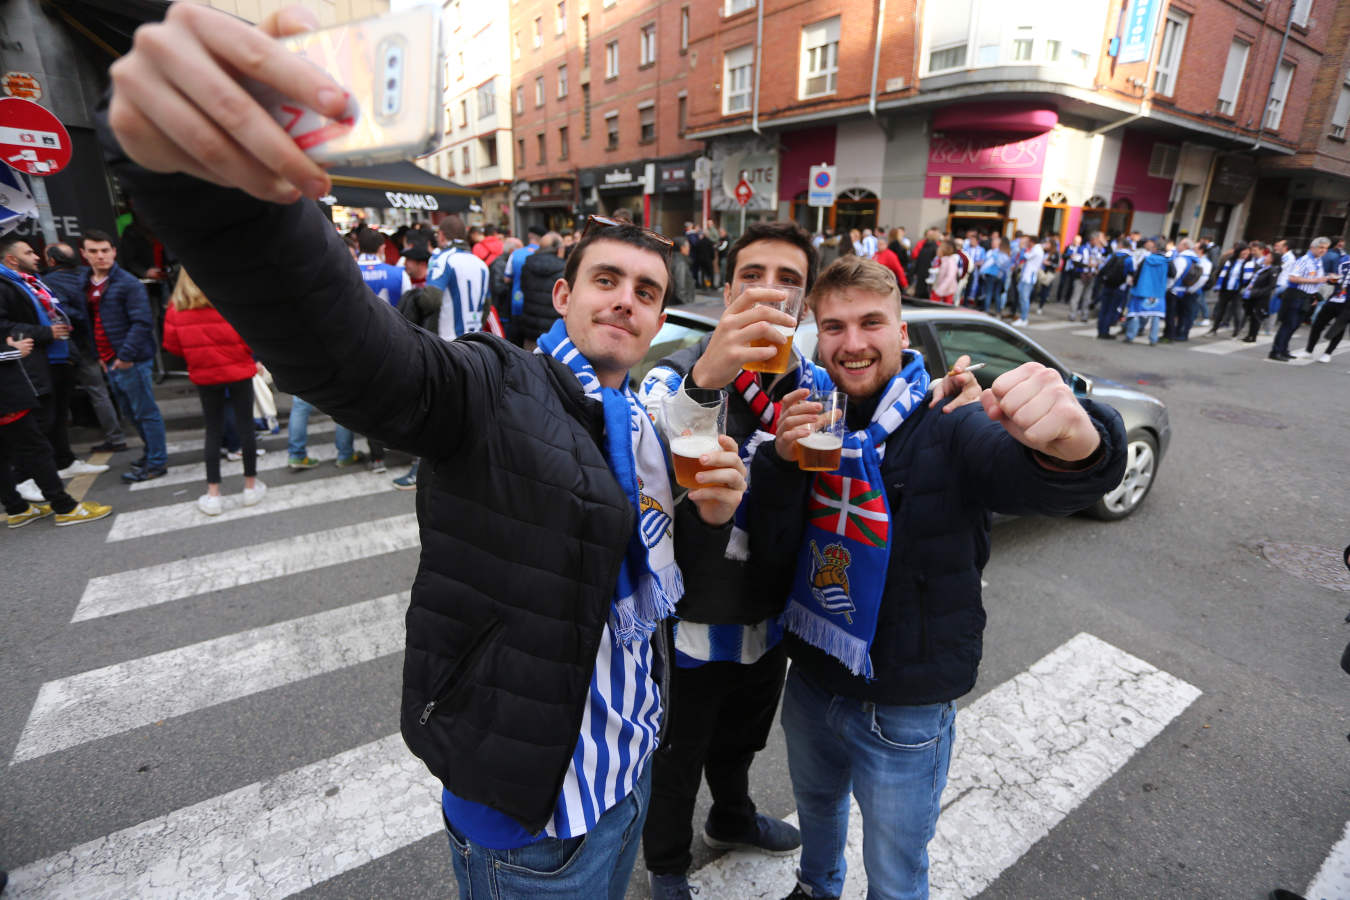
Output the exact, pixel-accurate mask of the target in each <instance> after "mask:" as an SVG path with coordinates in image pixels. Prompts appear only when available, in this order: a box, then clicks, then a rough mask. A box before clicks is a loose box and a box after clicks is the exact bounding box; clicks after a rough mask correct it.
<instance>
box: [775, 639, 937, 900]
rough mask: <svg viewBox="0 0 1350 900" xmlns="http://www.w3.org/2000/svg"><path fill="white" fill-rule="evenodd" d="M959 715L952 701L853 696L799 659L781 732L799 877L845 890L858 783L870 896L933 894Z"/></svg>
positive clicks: (881, 899)
mask: <svg viewBox="0 0 1350 900" xmlns="http://www.w3.org/2000/svg"><path fill="white" fill-rule="evenodd" d="M955 721H956V707H955V706H954V705H953V704H951V703H937V704H934V705H932V706H883V705H878V704H875V703H865V702H863V701H860V700H850V699H847V698H844V697H838V696H835V695H834V694H831V693H830V692H828V691H825V690H822V689H821V688H819V687H817V686H816V685H815V684H812V683H811V681H809V680H808V679H807V678H806V677H804V676H803V675H802V674H801V673H800V672H799V671H798V670H797V667H796V666H793V667H792V669H791V671H790V672H789V673H788V679H787V686H786V687H785V688H784V691H783V732H784V734H785V735H786V737H787V751H788V771H789V773H790V774H791V776H792V793H793V796H794V797H795V798H796V800H797V816H798V824H799V825H800V827H801V831H802V857H801V868H800V869H799V870H798V876H797V877H798V880H799V881H800V882H801V883H802V885H803V886H804V887H806V888H807V889H808V890H809V891H810V892H811V894H812V895H813V896H817V897H819V896H829V897H838V896H839V895H840V894H841V893H843V889H844V874H845V871H846V865H845V862H844V844H845V841H846V840H847V837H848V814H849V801H848V795H849V792H850V790H851V791H852V792H853V795H854V796H855V797H857V798H858V806H859V807H860V808H861V809H862V815H863V821H864V823H865V824H864V826H863V866H864V868H865V869H866V870H867V897H868V900H900V898H925V897H927V896H928V842H929V841H931V840H932V839H933V833H934V832H935V831H936V829H937V820H938V813H939V812H940V811H941V804H940V801H941V798H942V789H943V788H944V787H946V785H947V767H948V766H949V765H950V763H951V758H952V739H953V737H954V729H953V726H954V723H955Z"/></svg>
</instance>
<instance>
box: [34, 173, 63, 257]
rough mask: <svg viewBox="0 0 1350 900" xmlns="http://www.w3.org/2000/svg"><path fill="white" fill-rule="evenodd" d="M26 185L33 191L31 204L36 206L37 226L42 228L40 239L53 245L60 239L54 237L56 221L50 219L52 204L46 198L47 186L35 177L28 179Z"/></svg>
mask: <svg viewBox="0 0 1350 900" xmlns="http://www.w3.org/2000/svg"><path fill="white" fill-rule="evenodd" d="M28 184H29V186H30V188H31V189H32V191H33V202H34V203H35V204H37V211H38V224H39V225H41V226H42V239H43V241H45V242H46V243H47V244H55V243H56V242H57V241H59V240H60V238H58V237H57V236H56V220H55V219H53V218H52V204H51V201H50V200H49V199H48V198H47V185H46V184H44V183H43V179H42V178H41V177H40V176H37V175H34V176H33V177H32V178H30V179H28Z"/></svg>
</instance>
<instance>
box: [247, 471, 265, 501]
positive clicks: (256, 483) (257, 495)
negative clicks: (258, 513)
mask: <svg viewBox="0 0 1350 900" xmlns="http://www.w3.org/2000/svg"><path fill="white" fill-rule="evenodd" d="M266 494H267V485H265V484H263V483H262V481H261V480H259V479H257V478H255V479H253V487H251V488H244V505H245V506H257V505H258V504H259V503H261V502H262V498H263V497H264V496H265V495H266Z"/></svg>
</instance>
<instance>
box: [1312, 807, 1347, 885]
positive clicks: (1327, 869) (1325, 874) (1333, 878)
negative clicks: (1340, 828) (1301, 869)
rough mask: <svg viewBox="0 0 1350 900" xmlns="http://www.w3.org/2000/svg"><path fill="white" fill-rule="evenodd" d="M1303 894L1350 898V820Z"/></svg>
mask: <svg viewBox="0 0 1350 900" xmlns="http://www.w3.org/2000/svg"><path fill="white" fill-rule="evenodd" d="M1303 896H1305V897H1307V898H1308V900H1346V898H1350V822H1346V823H1345V833H1344V834H1342V835H1341V839H1340V840H1339V841H1337V842H1336V846H1334V847H1332V848H1331V853H1329V854H1328V855H1327V859H1326V862H1324V863H1322V868H1321V869H1319V870H1318V871H1317V875H1316V876H1314V877H1313V880H1312V884H1310V885H1308V889H1307V890H1306V891H1304V892H1303Z"/></svg>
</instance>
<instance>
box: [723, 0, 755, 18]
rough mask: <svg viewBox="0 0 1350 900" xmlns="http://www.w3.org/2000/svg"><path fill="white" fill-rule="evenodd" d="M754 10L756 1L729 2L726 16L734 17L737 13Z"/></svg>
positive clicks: (733, 0) (735, 0) (738, 0)
mask: <svg viewBox="0 0 1350 900" xmlns="http://www.w3.org/2000/svg"><path fill="white" fill-rule="evenodd" d="M754 8H755V0H727V5H726V13H725V15H728V16H734V15H736V13H742V12H745V11H746V10H747V9H754Z"/></svg>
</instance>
